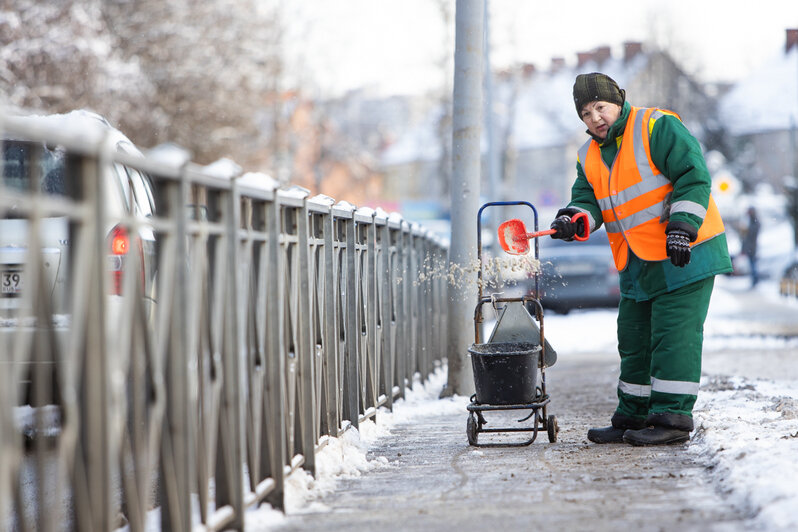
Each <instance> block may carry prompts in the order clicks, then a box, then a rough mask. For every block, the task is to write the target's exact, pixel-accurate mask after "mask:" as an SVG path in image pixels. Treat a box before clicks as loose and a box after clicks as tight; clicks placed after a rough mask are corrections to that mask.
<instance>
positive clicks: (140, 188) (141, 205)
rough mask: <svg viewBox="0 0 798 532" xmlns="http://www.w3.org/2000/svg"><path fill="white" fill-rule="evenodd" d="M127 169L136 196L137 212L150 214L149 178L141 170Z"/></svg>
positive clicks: (151, 209) (150, 194)
mask: <svg viewBox="0 0 798 532" xmlns="http://www.w3.org/2000/svg"><path fill="white" fill-rule="evenodd" d="M125 169H126V170H127V175H128V178H129V179H130V184H131V185H132V186H133V194H134V195H135V196H136V203H135V206H136V210H137V212H138V213H139V214H142V215H144V216H152V211H153V204H152V191H151V190H150V183H149V179H147V178H146V177H145V176H144V175H143V174H142V173H141V172H139V171H138V170H135V169H133V168H127V167H126V168H125Z"/></svg>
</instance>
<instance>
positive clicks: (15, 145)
mask: <svg viewBox="0 0 798 532" xmlns="http://www.w3.org/2000/svg"><path fill="white" fill-rule="evenodd" d="M15 119H17V120H19V121H21V122H24V123H26V124H27V123H30V124H31V125H32V126H35V127H39V128H42V127H44V128H46V129H50V128H52V130H53V131H59V132H62V133H63V132H65V131H74V132H78V133H79V132H87V131H91V132H93V133H94V134H95V138H98V137H96V135H110V139H111V142H113V143H114V146H115V148H116V149H117V150H119V151H123V152H126V153H129V154H139V155H140V154H141V152H140V151H139V150H138V149H137V148H136V147H135V146H134V145H133V143H132V142H131V141H130V140H129V139H127V138H126V137H125V136H124V135H123V134H122V133H120V132H119V131H118V130H116V129H114V128H112V127H111V126H110V125H109V124H108V122H107V121H106V120H105V119H104V118H102V117H101V116H99V115H96V114H94V113H89V112H86V111H73V112H71V113H68V114H63V115H48V116H25V117H16V118H15ZM0 133H2V132H0ZM2 148H3V149H2V154H3V161H2V187H0V194H2V191H3V190H4V189H5V190H10V191H17V192H26V193H32V194H40V195H41V196H40V197H42V198H47V197H50V196H54V197H58V196H65V195H67V196H68V195H70V190H68V188H69V187H70V186H74V185H73V184H75V183H77V182H78V181H79V176H77V175H71V173H72V172H76V166H75V165H74V164H71V163H70V162H69V159H70V157H69V156H68V154H67V153H66V151H65V150H64V149H63V148H62V147H59V146H51V145H44V144H42V143H40V142H39V143H37V142H31V141H29V140H25V139H21V138H11V136H10V135H6V134H3V137H2ZM102 175H103V176H105V178H106V182H105V186H104V191H105V194H104V197H103V204H104V205H105V207H106V208H107V211H106V214H107V218H106V221H107V226H106V229H105V232H106V235H107V260H106V264H107V267H108V269H109V271H110V275H109V278H110V283H109V286H108V287H107V292H108V294H109V297H108V301H109V305H108V313H107V315H106V317H107V319H108V320H109V323H113V320H114V319H115V318H114V315H115V314H116V313H117V312H118V310H117V309H116V308H115V307H118V306H119V305H118V303H119V301H118V300H120V299H121V298H120V297H118V296H120V295H122V289H123V282H122V279H123V275H124V272H125V270H127V269H130V265H131V263H130V261H131V260H136V261H140V271H141V280H142V284H143V301H144V305H145V308H146V309H147V313H148V315H152V313H153V308H154V305H155V294H156V291H155V290H156V287H155V283H156V278H157V260H156V247H155V246H156V241H155V233H154V231H153V228H152V226H151V224H149V223H148V219H149V218H150V217H151V216H152V215H153V213H154V211H155V201H154V196H153V189H152V183H151V181H150V178H149V176H147V175H146V174H143V173H141V172H139V171H138V170H136V169H133V168H130V167H126V166H123V165H121V164H113V166H112V167H111V168H109V169H108V171H105V172H102ZM131 217H132V218H133V219H136V220H138V221H139V222H140V223H137V224H135V225H134V227H135V228H136V234H134V235H131V234H129V232H130V231H129V228H130V227H131V226H130V225H128V224H125V223H124V219H125V218H128V219H130V218H131ZM30 231H31V221H30V220H29V218H28V215H27V214H26V213H24V212H21V209H19V208H18V206H17V205H15V204H11V205H10V206H9V205H7V204H6V205H5V206H3V205H2V204H0V322H1V321H2V320H3V319H5V320H6V323H9V320H11V321H10V323H12V326H13V323H14V321H13V320H14V319H18V318H25V317H26V316H29V315H31V312H32V305H31V304H30V302H29V301H28V300H27V298H26V297H24V296H25V294H26V290H27V288H28V287H29V286H31V283H35V282H37V279H36V277H39V278H40V279H43V281H44V284H45V286H44V288H45V290H46V291H47V293H48V294H49V295H50V296H51V301H52V314H53V315H55V316H59V315H62V314H67V313H68V312H69V308H70V301H69V297H71V296H70V294H71V287H70V286H69V282H70V281H69V280H70V273H69V268H70V266H71V264H72V261H71V260H70V256H69V255H70V252H71V251H72V248H71V244H72V236H71V235H70V224H69V221H68V219H67V217H64V216H55V217H44V218H41V219H40V224H39V236H40V241H39V246H38V250H31V249H30V248H29V242H30V241H31V235H30ZM34 251H38V253H40V257H39V258H40V260H41V265H42V267H41V268H40V269H39V270H38V271H36V270H34V269H32V268H26V264H27V262H28V260H29V257H30V255H29V254H30V253H31V252H34ZM40 272H41V273H40ZM54 321H56V322H57V321H58V320H57V319H56V320H54ZM65 321H68V320H65ZM4 341H5V340H4ZM3 345H4V344H2V343H0V348H2V347H3ZM1 350H3V351H8V350H7V349H1ZM6 363H9V361H8V360H6V357H5V356H0V366H2V365H3V364H6Z"/></svg>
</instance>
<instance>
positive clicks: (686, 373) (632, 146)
mask: <svg viewBox="0 0 798 532" xmlns="http://www.w3.org/2000/svg"><path fill="white" fill-rule="evenodd" d="M573 97H574V103H575V104H576V112H577V113H578V114H579V118H581V119H582V121H583V122H584V123H585V125H586V126H587V133H588V134H589V135H590V137H591V138H590V139H589V140H588V141H587V142H586V143H585V144H584V146H582V148H580V149H579V151H578V159H577V162H576V181H575V182H574V184H573V187H572V188H571V202H570V203H569V204H568V206H567V207H565V208H564V209H560V210H559V211H558V212H557V218H556V219H555V220H554V222H552V224H551V228H552V229H555V230H556V231H557V232H556V233H554V234H553V235H552V238H562V239H564V240H572V239H573V237H574V234H575V231H577V230H579V232H580V233H581V232H582V230H581V228H578V227H576V226H577V225H578V223H581V219H580V221H579V222H577V223H574V222H572V221H571V217H572V216H574V215H575V214H577V213H580V212H584V213H587V215H588V219H589V223H590V230H591V231H593V230H594V229H597V228H598V227H599V226H601V225H602V224H604V226H605V227H606V228H607V235H608V236H609V240H610V247H611V248H612V254H613V257H614V258H615V266H616V267H617V269H618V271H619V272H620V276H619V281H620V285H621V301H620V303H619V306H618V352H619V354H620V357H621V361H620V365H621V368H620V369H621V372H620V373H621V374H620V379H619V382H618V390H617V394H618V406H617V408H616V409H615V413H614V414H613V416H612V426H610V427H604V428H593V429H590V430H589V431H588V433H587V437H588V439H589V440H590V441H592V442H595V443H621V442H627V443H630V444H632V445H658V444H665V443H679V442H684V441H686V440H688V439H689V438H690V431H691V430H693V414H692V411H693V405H694V404H695V401H696V397H697V395H698V381H699V379H700V377H701V346H702V343H703V329H704V320H705V319H706V316H707V310H708V308H709V299H710V295H711V294H712V287H713V284H714V279H715V275H717V274H722V273H728V272H731V271H732V265H731V259H730V258H729V251H728V248H727V246H726V234H725V232H724V227H723V221H722V220H721V218H720V214H719V213H718V209H717V206H716V205H715V202H714V200H713V199H712V196H711V195H710V189H711V179H710V175H709V171H708V170H707V166H706V162H705V161H704V156H703V154H702V152H701V147H700V145H699V144H698V141H697V140H696V139H695V137H693V136H692V135H691V134H690V132H689V131H688V130H687V128H686V127H685V126H684V124H682V121H681V119H680V118H679V116H678V115H676V114H675V113H673V112H671V111H666V110H664V109H656V108H650V109H646V108H640V107H634V106H632V105H630V104H629V102H627V101H626V92H625V91H624V90H622V89H620V88H619V87H618V84H617V83H615V81H614V80H612V79H611V78H610V77H608V76H606V75H604V74H601V73H598V72H594V73H592V74H580V75H578V76H577V77H576V82H575V83H574V88H573Z"/></svg>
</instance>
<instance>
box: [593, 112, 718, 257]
mask: <svg viewBox="0 0 798 532" xmlns="http://www.w3.org/2000/svg"><path fill="white" fill-rule="evenodd" d="M665 114H669V115H672V116H675V117H676V118H679V115H677V114H676V113H673V112H671V111H666V110H663V109H653V108H652V109H646V108H640V107H632V110H631V112H630V113H629V118H628V119H627V121H626V128H625V129H624V132H623V140H622V141H621V145H620V148H619V149H618V153H617V155H616V156H615V161H614V162H613V164H612V169H610V168H608V167H607V165H606V164H605V163H604V161H603V159H602V158H601V149H600V148H599V144H598V143H597V142H596V141H595V140H593V139H590V140H588V141H587V142H586V143H585V144H584V145H583V146H582V147H581V148H580V149H579V162H580V163H582V168H583V169H584V171H585V176H586V177H587V180H588V182H589V183H590V185H591V186H592V187H593V193H594V194H595V196H596V200H597V201H598V204H599V207H600V208H601V214H602V218H603V219H604V225H605V227H606V229H607V236H608V237H609V240H610V247H611V248H612V255H613V257H614V258H615V267H616V268H618V271H621V270H623V269H624V268H625V267H626V263H627V262H628V260H629V248H631V249H632V252H633V253H634V254H635V255H637V256H638V257H640V258H641V259H643V260H646V261H661V260H666V259H667V258H668V256H667V253H666V251H665V227H666V226H667V225H668V218H669V216H670V215H671V214H674V213H676V212H690V213H692V214H695V215H697V216H699V217H701V218H703V220H704V222H703V224H702V225H701V227H700V228H699V230H698V237H697V238H696V241H695V242H694V243H693V244H691V245H696V244H699V243H701V242H703V241H705V240H708V239H710V238H712V237H714V236H716V235H718V234H720V233H723V231H724V228H723V221H722V220H721V217H720V213H719V212H718V208H717V206H716V205H715V200H714V199H713V198H712V196H711V195H710V197H709V206H708V208H706V209H704V207H702V206H701V205H700V204H698V203H695V202H692V201H678V202H675V203H671V201H670V199H671V192H673V185H672V184H671V182H670V180H669V179H668V178H667V177H665V176H664V175H662V172H660V171H659V169H658V168H657V167H656V166H655V165H654V162H653V161H652V160H651V148H650V146H649V140H650V135H651V128H650V127H649V123H651V120H656V119H657V118H659V117H661V116H663V115H665Z"/></svg>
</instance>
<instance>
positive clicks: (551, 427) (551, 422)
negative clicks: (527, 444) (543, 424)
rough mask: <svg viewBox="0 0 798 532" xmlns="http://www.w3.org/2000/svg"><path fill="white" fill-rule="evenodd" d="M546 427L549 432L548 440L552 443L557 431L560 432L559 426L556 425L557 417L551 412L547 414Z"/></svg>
mask: <svg viewBox="0 0 798 532" xmlns="http://www.w3.org/2000/svg"><path fill="white" fill-rule="evenodd" d="M547 425H548V427H547V429H548V432H549V442H550V443H554V442H556V441H557V433H558V432H560V427H559V426H558V425H557V417H556V416H554V415H553V414H552V415H550V416H549V418H548V422H547Z"/></svg>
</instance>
